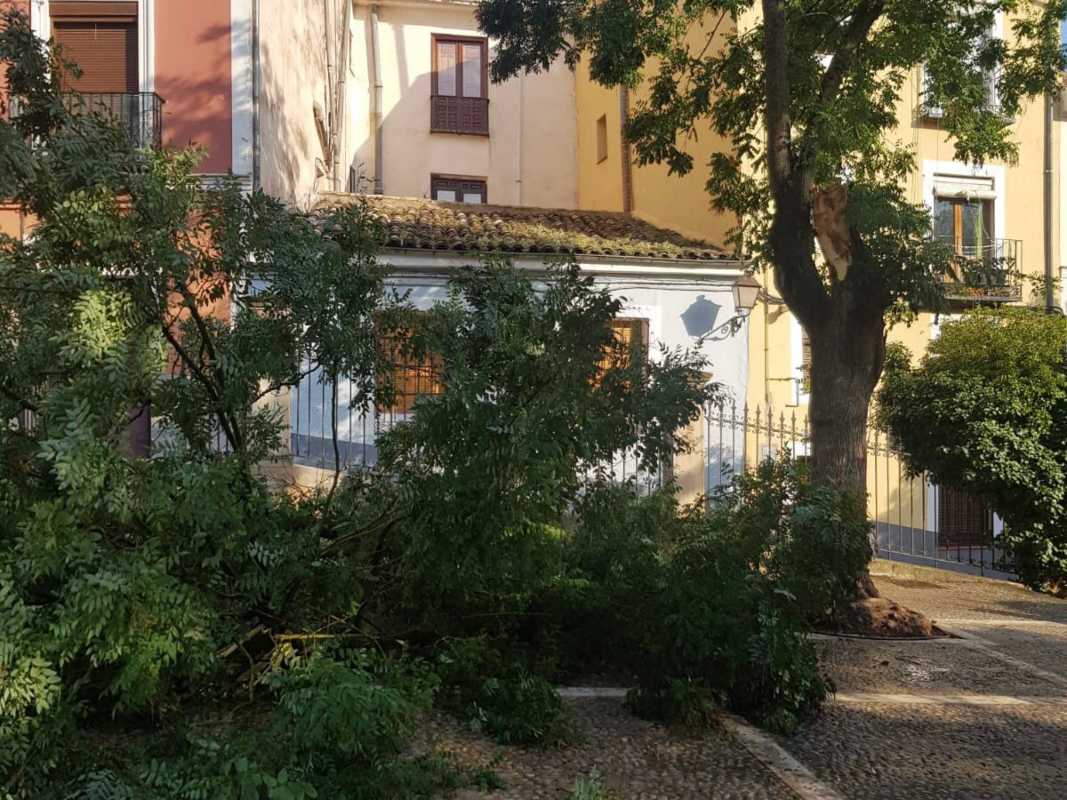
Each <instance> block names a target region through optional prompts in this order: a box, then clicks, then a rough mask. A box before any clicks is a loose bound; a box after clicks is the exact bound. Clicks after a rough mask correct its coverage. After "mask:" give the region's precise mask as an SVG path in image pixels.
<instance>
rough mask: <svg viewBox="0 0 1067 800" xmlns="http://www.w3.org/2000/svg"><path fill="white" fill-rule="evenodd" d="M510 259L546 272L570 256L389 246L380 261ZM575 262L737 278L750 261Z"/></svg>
mask: <svg viewBox="0 0 1067 800" xmlns="http://www.w3.org/2000/svg"><path fill="white" fill-rule="evenodd" d="M492 255H499V256H503V257H505V258H508V259H510V260H511V261H512V263H513V264H515V265H516V266H517V267H521V268H523V269H528V270H534V271H543V270H544V269H545V263H546V262H548V261H555V260H559V259H561V258H566V257H567V254H566V253H529V252H523V253H508V252H499V251H495V252H483V251H479V250H430V249H425V248H405V247H385V248H382V250H381V258H380V260H381V261H382V262H383V263H385V264H386V265H388V266H389V267H390V268H393V269H397V270H406V271H414V272H425V271H431V272H432V271H438V270H450V269H457V268H459V267H463V266H469V265H470V264H471V263H472V262H477V261H478V260H480V259H481V258H482V257H484V256H492ZM573 258H574V260H575V262H576V263H577V264H578V266H579V267H580V268H581V269H582V270H583V271H584V272H589V273H592V274H615V275H619V274H624V275H625V274H629V275H646V276H649V277H688V278H704V279H709V278H712V279H713V278H719V279H725V278H729V279H733V278H736V277H737V276H738V275H740V274H741V273H742V272H744V271H745V270H746V268H747V263H746V262H745V261H744V260H743V259H737V258H727V257H722V258H663V257H650V256H631V255H611V254H599V253H576V254H574V255H573Z"/></svg>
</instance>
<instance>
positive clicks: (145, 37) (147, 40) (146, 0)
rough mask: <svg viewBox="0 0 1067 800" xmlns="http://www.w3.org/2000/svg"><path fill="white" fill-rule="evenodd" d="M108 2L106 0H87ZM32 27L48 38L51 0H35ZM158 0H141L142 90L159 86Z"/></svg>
mask: <svg viewBox="0 0 1067 800" xmlns="http://www.w3.org/2000/svg"><path fill="white" fill-rule="evenodd" d="M85 2H89V3H94V2H106V0H85ZM30 27H31V28H32V29H33V32H34V33H35V34H37V38H39V39H41V40H43V41H48V39H49V38H51V36H52V13H51V8H50V6H49V0H33V2H32V4H31V5H30ZM155 29H156V0H137V83H138V89H139V91H141V92H154V91H155V90H156V37H155Z"/></svg>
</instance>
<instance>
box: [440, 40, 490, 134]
mask: <svg viewBox="0 0 1067 800" xmlns="http://www.w3.org/2000/svg"><path fill="white" fill-rule="evenodd" d="M432 40H433V74H432V77H431V81H430V90H431V97H430V130H431V131H434V132H438V133H470V134H479V135H483V136H487V135H489V96H488V91H487V88H488V87H487V84H488V77H489V76H488V63H489V58H488V56H489V48H488V45H487V43H486V40H485V39H484V38H472V37H465V36H464V37H456V36H444V35H440V34H436V33H435V34H433V37H432Z"/></svg>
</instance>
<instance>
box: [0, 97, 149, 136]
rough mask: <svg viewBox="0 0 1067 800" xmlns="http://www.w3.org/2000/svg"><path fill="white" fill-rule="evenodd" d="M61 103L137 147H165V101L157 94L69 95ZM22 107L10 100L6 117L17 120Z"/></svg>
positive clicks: (19, 101) (16, 99)
mask: <svg viewBox="0 0 1067 800" xmlns="http://www.w3.org/2000/svg"><path fill="white" fill-rule="evenodd" d="M62 103H63V108H64V109H65V110H66V111H67V113H69V114H72V115H75V116H82V115H89V114H93V115H96V116H99V117H101V118H102V119H105V120H107V121H109V122H111V123H113V124H115V125H116V126H118V128H119V129H120V130H123V131H125V132H126V133H127V134H128V135H129V137H130V140H131V141H132V142H133V144H134V145H135V146H137V147H153V148H159V147H162V146H163V103H164V100H163V98H161V97H160V96H159V95H158V94H155V93H154V92H67V93H64V94H63V95H62ZM21 107H22V102H21V99H20V98H18V97H9V98H8V102H7V103H6V105H5V110H6V116H7V117H9V118H11V119H14V118H15V117H17V116H18V115H19V113H20V109H21Z"/></svg>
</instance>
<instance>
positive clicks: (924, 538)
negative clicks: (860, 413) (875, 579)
mask: <svg viewBox="0 0 1067 800" xmlns="http://www.w3.org/2000/svg"><path fill="white" fill-rule="evenodd" d="M705 444H706V453H707V455H706V457H705V473H704V474H705V489H706V493H707V494H709V495H710V494H712V493H713V492H714V491H716V490H717V489H719V488H720V487H723V486H725V485H727V484H729V483H730V481H731V480H732V479H733V477H734V476H735V475H736V474H738V473H739V472H742V471H744V470H746V469H752V468H754V467H755V466H756V465H757V464H758V463H760V462H761V461H763V460H765V459H767V458H778V457H781V456H784V455H789V456H792V457H794V458H798V459H804V458H807V457H808V456H809V455H810V452H811V450H810V448H811V432H810V428H809V425H808V420H807V416H806V415H803V414H798V413H797V411H796V410H791V411H790V413H789V414H788V415H787V414H785V413H784V412H778V413H777V414H776V413H774V412H773V411H771V410H769V409H761V408H759V407H757V408H755V409H754V410H753V409H750V408H749V407H748V406H747V405H744V406H740V407H739V406H737V405H736V404H713V405H710V406H708V408H707V409H705ZM866 469H867V474H866V485H867V510H868V514H869V516H870V518H871V520H872V522H873V525H874V529H873V532H872V545H873V546H874V548H875V551H876V554H877V555H878V556H879V557H882V558H888V559H892V560H896V561H903V562H909V563H915V564H923V565H928V566H937V567H943V568H949V569H956V570H960V571H965V572H972V573H975V574H980V575H988V576H992V577H1003V578H1009V579H1010V578H1014V577H1015V576H1014V571H1013V567H1012V564H1011V559H1010V555H1009V554H1008V553H1007V552H1006V551H1005V549H1004V547H1003V546H1002V544H1001V541H1000V538H999V534H1000V532H1001V525H1000V520H999V518H998V517H997V516H996V514H995V513H994V511H993V509H992V508H991V507H990V505H989V504H988V503H987V502H986V501H985V500H984V499H983V498H980V497H976V496H973V495H968V494H966V493H964V492H960V491H956V490H952V489H949V488H947V487H943V486H938V485H937V484H936V483H934V482H933V481H932V480H931V479H930V476H929V475H927V474H925V473H920V474H918V475H913V474H911V473H910V472H909V470H908V468H907V464H906V460H905V457H904V454H903V453H902V452H901V451H900V450H899V449H898V448H896V447H895V446H894V445H893V443H892V442H891V441H889V440H888V439H887V437H886V436H885V435H883V434H881V433H880V432H878V431H874V430H872V431H869V433H868V439H867V467H866Z"/></svg>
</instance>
